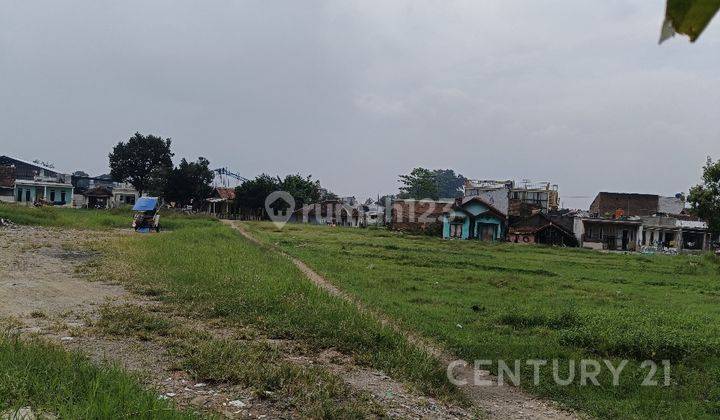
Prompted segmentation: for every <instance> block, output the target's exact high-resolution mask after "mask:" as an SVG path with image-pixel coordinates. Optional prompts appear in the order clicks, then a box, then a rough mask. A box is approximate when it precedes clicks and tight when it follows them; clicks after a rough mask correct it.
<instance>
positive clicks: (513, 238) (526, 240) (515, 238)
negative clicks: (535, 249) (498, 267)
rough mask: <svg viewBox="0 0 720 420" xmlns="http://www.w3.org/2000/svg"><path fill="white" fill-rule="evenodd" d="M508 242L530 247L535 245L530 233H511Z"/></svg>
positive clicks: (533, 236)
mask: <svg viewBox="0 0 720 420" xmlns="http://www.w3.org/2000/svg"><path fill="white" fill-rule="evenodd" d="M508 242H512V243H516V244H527V245H532V244H534V243H535V235H534V234H531V233H511V234H509V235H508Z"/></svg>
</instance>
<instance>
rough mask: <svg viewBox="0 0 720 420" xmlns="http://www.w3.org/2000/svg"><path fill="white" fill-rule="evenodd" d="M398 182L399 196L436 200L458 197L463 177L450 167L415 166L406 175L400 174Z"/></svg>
mask: <svg viewBox="0 0 720 420" xmlns="http://www.w3.org/2000/svg"><path fill="white" fill-rule="evenodd" d="M400 182H401V183H402V186H401V187H400V194H399V197H400V198H414V199H417V200H421V199H425V198H429V199H433V200H437V199H438V198H456V197H460V196H461V195H462V186H463V183H464V182H465V177H464V176H462V175H460V174H455V171H453V170H452V169H436V170H430V169H426V168H415V169H413V170H412V171H411V172H410V173H409V174H407V175H400Z"/></svg>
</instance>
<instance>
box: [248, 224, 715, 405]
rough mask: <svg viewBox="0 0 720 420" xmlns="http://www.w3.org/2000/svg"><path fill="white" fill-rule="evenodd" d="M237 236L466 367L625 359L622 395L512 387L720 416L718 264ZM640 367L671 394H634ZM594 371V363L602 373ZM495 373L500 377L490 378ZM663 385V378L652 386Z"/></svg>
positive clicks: (256, 228)
mask: <svg viewBox="0 0 720 420" xmlns="http://www.w3.org/2000/svg"><path fill="white" fill-rule="evenodd" d="M245 226H246V227H247V228H248V229H249V230H251V231H252V232H254V234H255V235H256V236H258V237H260V238H261V239H263V240H264V241H267V242H268V243H272V244H276V245H277V246H279V247H281V248H282V249H283V250H285V251H286V252H288V253H290V254H292V255H295V256H297V257H299V258H301V259H302V260H303V261H305V262H306V263H308V264H309V265H310V266H312V267H313V268H314V269H316V270H317V271H318V272H320V273H321V274H324V275H325V276H326V277H327V278H329V279H330V280H331V281H333V282H334V283H335V284H336V285H337V286H339V287H341V288H342V289H344V290H346V291H349V292H350V293H352V294H354V295H355V296H357V297H358V298H359V299H361V300H362V301H364V302H365V303H366V304H367V305H369V306H370V307H372V308H375V309H377V310H379V311H382V312H384V313H386V314H388V315H390V316H391V317H392V318H394V319H395V320H397V322H399V323H400V324H402V325H404V326H405V327H406V328H408V329H410V330H414V331H416V332H418V333H420V334H422V335H424V336H426V337H429V338H431V339H434V340H436V341H438V342H440V343H442V344H443V345H444V346H445V347H446V348H447V349H449V350H451V351H452V352H454V353H455V354H457V355H458V356H460V357H462V358H464V359H466V360H469V361H472V360H475V359H490V360H498V359H503V360H506V361H508V362H509V365H512V361H513V360H515V359H520V360H523V361H525V360H528V359H547V360H552V359H559V360H560V366H563V365H564V366H566V367H567V366H568V362H567V361H568V360H571V359H572V360H578V361H579V360H581V359H583V358H589V359H596V360H600V359H609V360H611V361H612V362H613V363H614V365H615V366H617V364H618V361H619V360H621V359H628V360H629V364H628V366H627V367H626V368H625V370H624V371H623V373H622V375H621V381H620V386H617V387H614V386H612V385H611V376H610V374H609V371H608V370H607V369H603V371H602V374H601V376H600V377H599V378H598V379H599V380H600V386H592V385H590V386H579V385H578V382H579V381H578V380H577V378H576V380H575V381H574V383H573V384H572V385H570V386H559V385H556V384H555V383H554V381H552V380H551V378H552V374H551V367H550V366H548V367H546V368H545V367H544V368H542V369H541V381H540V384H539V385H538V386H534V385H533V383H532V367H531V366H525V367H524V368H523V380H522V381H521V385H522V386H523V387H525V388H527V389H529V390H530V391H532V392H534V393H536V394H538V395H541V396H544V397H548V398H551V399H554V400H557V401H559V402H561V403H563V404H566V405H568V406H571V407H574V408H577V409H580V410H582V411H584V412H587V413H589V414H592V415H595V416H598V417H602V418H660V417H666V418H668V417H669V418H712V417H718V416H720V262H719V261H718V259H717V258H716V257H713V256H710V255H706V256H674V257H673V256H662V255H657V256H641V255H620V254H605V253H597V252H593V251H587V250H579V249H559V248H549V247H542V246H521V245H520V246H519V245H513V244H484V243H479V242H474V241H444V240H442V239H439V238H428V237H416V236H405V235H401V234H396V233H394V232H388V231H382V230H362V229H342V228H328V227H322V226H321V227H318V226H307V225H287V226H286V227H285V229H283V230H282V231H279V230H277V229H276V228H275V227H274V226H273V225H272V224H269V223H246V224H245ZM645 359H652V360H655V361H657V362H658V364H660V361H661V360H662V359H669V360H671V378H672V383H671V386H669V387H644V386H640V383H641V382H642V380H643V378H644V377H645V375H646V374H647V373H648V369H642V368H640V366H639V364H640V363H641V362H642V361H643V360H645ZM601 363H602V362H601ZM491 370H493V371H494V372H496V371H497V365H496V364H494V365H493V366H492V369H491ZM658 377H659V378H660V379H662V377H661V373H658V375H657V376H656V378H658Z"/></svg>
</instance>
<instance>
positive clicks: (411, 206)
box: [389, 198, 455, 234]
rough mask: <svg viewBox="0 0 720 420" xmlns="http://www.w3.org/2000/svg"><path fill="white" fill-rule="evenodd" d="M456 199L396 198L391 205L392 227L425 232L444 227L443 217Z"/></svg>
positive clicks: (390, 223) (390, 222)
mask: <svg viewBox="0 0 720 420" xmlns="http://www.w3.org/2000/svg"><path fill="white" fill-rule="evenodd" d="M454 203H455V200H437V201H433V200H415V199H411V198H408V199H394V200H393V201H392V205H391V207H390V221H389V225H390V229H393V230H400V231H406V232H415V233H423V232H428V233H430V232H431V231H433V230H435V229H437V233H438V234H439V232H440V230H441V229H442V221H441V218H442V216H443V214H444V213H445V212H447V211H449V210H450V209H451V208H452V206H453V204H454Z"/></svg>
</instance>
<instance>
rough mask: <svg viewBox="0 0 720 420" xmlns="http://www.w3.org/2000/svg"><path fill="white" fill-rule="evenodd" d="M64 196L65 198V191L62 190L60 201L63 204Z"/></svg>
mask: <svg viewBox="0 0 720 420" xmlns="http://www.w3.org/2000/svg"><path fill="white" fill-rule="evenodd" d="M65 198H67V195H66V193H65V191H63V192H61V193H60V201H62V203H63V204H65V202H66V201H65Z"/></svg>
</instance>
